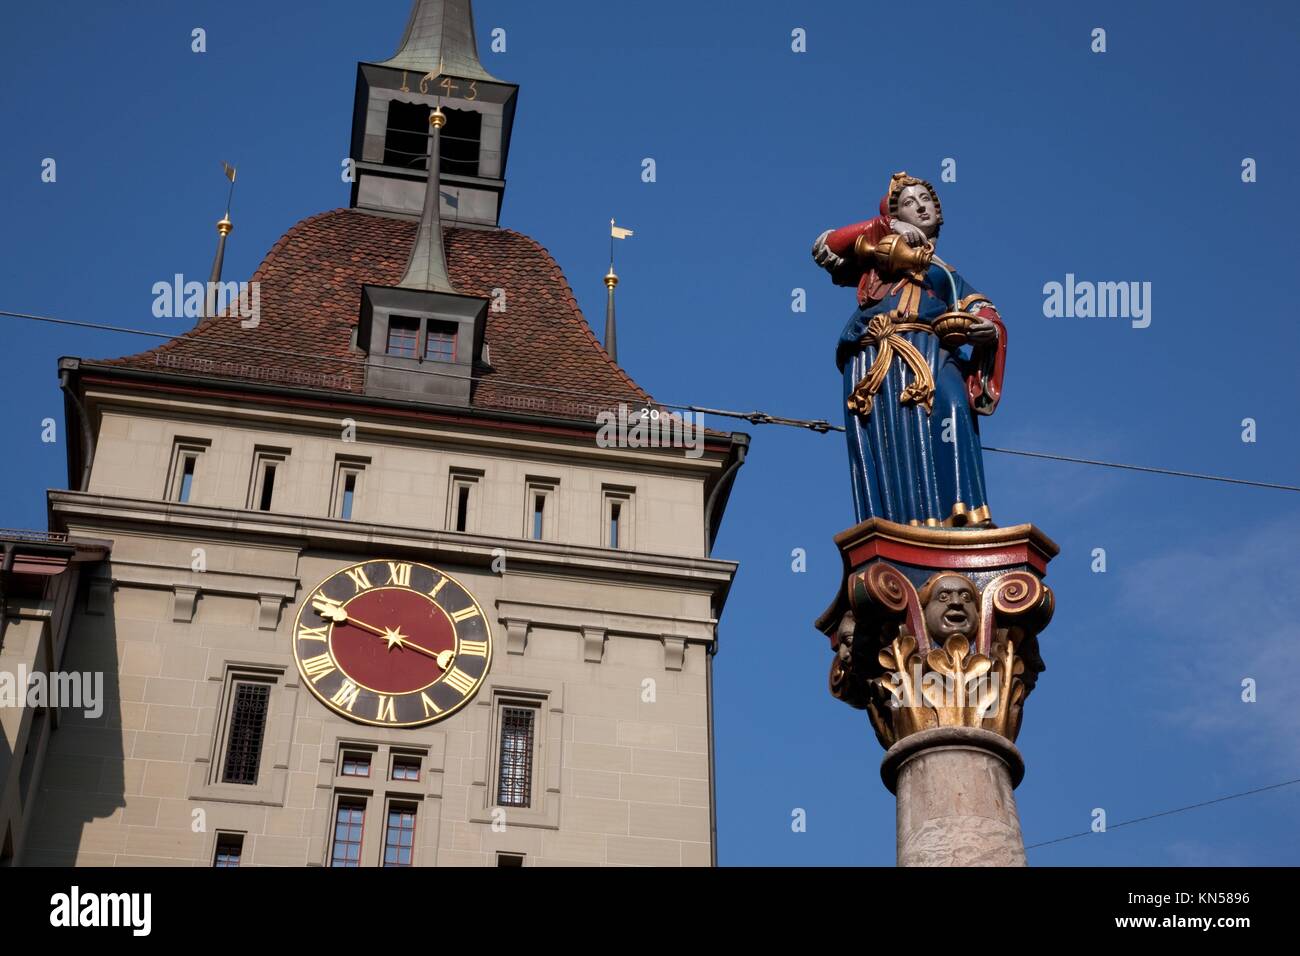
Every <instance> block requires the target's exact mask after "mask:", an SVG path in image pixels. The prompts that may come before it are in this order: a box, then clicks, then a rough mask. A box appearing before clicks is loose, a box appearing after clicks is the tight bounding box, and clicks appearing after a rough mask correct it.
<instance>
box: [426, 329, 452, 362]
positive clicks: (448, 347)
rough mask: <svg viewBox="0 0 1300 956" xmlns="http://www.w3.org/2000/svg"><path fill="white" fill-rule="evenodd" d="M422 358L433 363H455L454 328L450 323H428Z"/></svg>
mask: <svg viewBox="0 0 1300 956" xmlns="http://www.w3.org/2000/svg"><path fill="white" fill-rule="evenodd" d="M424 357H425V358H426V359H431V360H433V361H435V362H454V361H456V326H454V325H452V324H451V323H450V322H430V323H429V334H428V336H427V337H426V338H425V340H424Z"/></svg>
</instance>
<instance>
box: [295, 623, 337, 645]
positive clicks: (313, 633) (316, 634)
mask: <svg viewBox="0 0 1300 956" xmlns="http://www.w3.org/2000/svg"><path fill="white" fill-rule="evenodd" d="M329 630H330V629H329V625H328V624H324V625H321V626H320V627H300V628H298V640H300V641H327V640H329Z"/></svg>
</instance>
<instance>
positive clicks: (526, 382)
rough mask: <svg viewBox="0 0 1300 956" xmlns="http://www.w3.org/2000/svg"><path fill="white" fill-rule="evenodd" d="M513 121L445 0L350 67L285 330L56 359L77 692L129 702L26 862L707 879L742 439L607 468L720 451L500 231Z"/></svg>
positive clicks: (49, 794) (44, 743) (80, 730)
mask: <svg viewBox="0 0 1300 956" xmlns="http://www.w3.org/2000/svg"><path fill="white" fill-rule="evenodd" d="M516 94H517V87H515V86H514V85H512V84H510V83H506V82H503V81H501V80H499V79H497V78H496V77H494V76H493V75H492V74H490V73H489V72H488V71H487V70H486V69H484V67H483V65H482V63H481V62H480V60H479V57H478V51H477V45H476V40H475V31H474V25H473V17H472V14H471V11H470V5H469V2H468V0H416V2H415V4H414V8H413V10H412V12H411V16H410V19H409V21H408V23H407V25H406V29H405V31H404V33H403V34H402V37H401V40H400V41H399V43H398V49H397V51H396V53H394V54H393V55H392V56H391V57H389V58H388V59H385V60H380V61H377V62H363V63H361V64H360V66H359V67H358V71H357V95H356V109H355V114H354V119H353V126H352V137H351V158H352V164H351V165H352V169H353V172H354V179H353V182H352V184H351V194H350V196H349V204H348V206H347V207H346V208H339V209H333V210H329V211H326V212H322V213H319V214H317V215H314V216H310V217H308V218H306V219H304V220H302V221H301V222H298V223H296V224H295V225H293V226H291V227H290V228H289V229H288V231H287V232H285V234H284V235H283V236H282V237H280V239H279V240H278V241H277V242H275V244H274V245H273V246H272V247H271V249H270V251H269V252H267V254H266V257H265V258H264V259H263V261H262V263H261V265H260V266H259V268H258V269H257V271H256V273H255V274H254V276H253V282H255V283H257V284H258V287H259V289H260V316H259V317H258V320H257V321H256V322H255V323H252V324H251V325H250V323H249V322H248V321H247V320H246V318H241V317H240V316H237V315H214V316H211V317H208V318H205V319H204V320H202V321H201V322H200V323H199V324H198V325H197V326H196V327H195V328H193V329H191V330H190V331H188V332H186V333H184V334H182V335H180V336H178V337H176V338H174V339H172V340H170V341H168V342H166V343H164V344H163V345H161V346H159V347H158V348H155V349H153V350H151V351H148V352H143V353H139V354H135V355H129V356H126V357H121V358H108V359H87V358H65V359H63V360H62V361H61V363H60V377H61V383H62V385H63V388H64V393H65V395H66V414H67V431H66V433H67V434H70V435H76V436H79V438H80V440H79V441H78V442H76V443H74V447H72V448H71V449H70V452H69V461H68V489H67V490H66V491H64V490H56V491H51V492H50V493H49V511H50V521H51V528H50V534H51V535H55V536H57V537H58V540H59V541H66V542H68V544H67V548H68V549H72V550H69V553H70V554H76V555H81V556H82V557H80V558H78V559H77V560H78V561H80V562H81V563H79V564H78V571H79V573H78V576H77V577H76V578H75V580H74V579H72V578H69V579H68V580H69V581H70V582H72V583H71V584H69V585H68V586H67V587H65V588H64V590H65V591H66V592H67V594H66V596H65V597H63V598H60V604H59V608H58V613H57V614H55V615H54V616H53V618H52V620H53V621H54V624H52V625H51V626H52V627H53V628H54V629H55V630H58V631H59V634H58V635H55V636H56V638H57V640H56V642H55V646H58V647H61V648H63V650H62V651H61V659H60V660H54V661H52V662H51V663H50V664H49V665H48V666H50V667H51V668H52V669H53V668H61V669H63V670H66V671H76V672H95V673H102V674H103V677H104V684H105V692H104V703H105V706H104V708H103V713H102V714H99V715H94V714H92V713H89V712H84V713H83V712H81V711H76V710H71V709H67V708H65V709H63V710H61V711H60V712H59V715H58V719H57V720H46V721H44V722H43V723H41V724H40V726H39V727H36V723H35V722H34V721H33V722H32V726H33V728H34V729H33V730H32V731H31V734H32V735H33V737H32V740H30V741H26V742H27V743H29V744H31V745H33V746H35V747H36V748H37V750H38V752H39V753H41V754H42V755H43V759H42V760H41V761H40V762H39V763H38V764H37V765H36V769H35V770H34V771H33V772H32V776H33V779H32V781H31V782H30V788H31V793H32V794H34V797H33V799H30V800H26V801H24V802H23V803H22V804H21V806H20V807H19V809H17V810H15V811H13V815H12V818H11V819H8V820H4V819H0V824H6V823H7V824H8V825H9V828H10V835H9V837H8V842H7V844H6V845H7V846H8V847H9V850H7V851H6V852H7V853H9V854H10V855H11V856H12V857H13V859H14V861H15V862H17V863H28V864H49V865H66V864H73V863H76V864H83V865H104V866H116V865H139V864H156V865H218V866H234V865H292V866H303V865H307V866H381V865H391V866H404V865H417V866H470V865H472V866H478V865H489V866H494V865H523V866H534V865H548V864H559V865H566V864H567V865H575V864H581V865H604V864H653V865H709V864H710V863H712V862H714V850H715V839H714V835H715V828H714V791H713V730H712V728H713V722H712V712H713V706H714V702H713V696H712V694H713V691H712V687H713V684H712V668H713V658H714V652H715V650H716V647H717V628H718V621H719V618H720V616H721V614H722V611H723V605H724V603H725V601H726V597H727V593H728V590H729V588H730V585H731V582H732V578H733V576H734V574H735V571H736V564H735V563H734V562H731V561H727V560H724V559H721V558H718V557H715V556H713V554H712V548H713V542H714V539H715V537H716V535H717V532H718V528H719V525H720V522H721V520H722V514H723V511H724V509H725V507H726V503H727V499H728V495H729V492H730V489H731V486H732V483H733V482H734V480H735V477H736V474H737V472H738V470H739V468H740V466H741V464H742V463H743V461H744V457H745V451H746V448H747V446H748V438H747V436H745V435H743V434H740V433H724V432H715V431H704V430H703V429H700V430H698V432H696V434H695V436H694V437H695V439H696V440H695V441H693V442H691V441H687V442H686V444H687V445H688V447H686V448H683V447H648V448H647V447H626V445H627V443H626V442H624V443H622V444H620V443H619V442H617V441H615V442H610V441H608V440H606V437H607V436H605V434H604V433H603V431H602V428H601V424H602V422H603V421H604V420H606V418H607V417H608V415H610V414H619V412H620V410H624V411H630V412H631V413H632V414H634V415H635V414H638V413H642V412H644V413H645V414H647V415H653V416H655V417H656V419H660V418H662V419H663V420H664V421H671V422H673V423H674V425H681V426H683V428H682V429H677V430H676V433H677V434H682V435H685V436H687V438H689V437H690V435H691V433H692V425H693V423H692V422H689V421H681V420H679V419H675V418H672V417H671V415H670V413H669V412H668V411H667V410H662V409H659V408H658V406H656V405H655V403H654V401H653V399H652V398H651V397H650V396H649V395H648V394H647V393H646V392H645V391H644V390H643V389H642V388H640V386H638V385H637V384H636V382H635V381H633V379H632V378H631V377H630V376H629V374H628V373H627V372H626V371H625V370H624V369H623V368H622V367H620V366H619V365H618V364H617V363H616V362H615V361H614V360H613V359H612V358H611V356H610V355H609V354H608V353H607V352H606V351H605V350H604V349H603V348H602V347H601V345H600V343H599V342H598V341H597V339H596V338H595V336H594V335H593V334H592V332H591V329H590V327H589V325H588V323H587V321H586V320H585V318H584V317H583V316H582V314H581V312H580V311H579V309H578V306H577V303H576V301H575V300H574V297H573V294H572V292H571V290H570V288H569V285H568V283H567V281H566V280H565V277H564V275H563V274H562V273H561V271H560V269H559V266H558V265H557V264H556V262H555V261H554V259H552V258H551V256H550V254H549V253H547V251H546V250H545V249H544V248H543V247H542V246H541V245H539V244H538V243H537V242H536V241H535V240H533V239H532V238H530V237H528V236H525V235H522V234H520V233H518V232H515V231H513V230H511V229H509V228H504V227H502V226H501V224H500V220H501V199H502V195H503V191H504V187H505V166H506V158H507V154H508V151H509V145H510V129H511V124H512V121H513V116H514V109H515V99H516ZM60 593H62V592H60ZM24 726H26V724H24ZM4 783H5V781H4V780H0V785H3V784H4ZM26 785H27V784H25V786H26ZM0 792H3V791H0ZM0 838H4V834H0Z"/></svg>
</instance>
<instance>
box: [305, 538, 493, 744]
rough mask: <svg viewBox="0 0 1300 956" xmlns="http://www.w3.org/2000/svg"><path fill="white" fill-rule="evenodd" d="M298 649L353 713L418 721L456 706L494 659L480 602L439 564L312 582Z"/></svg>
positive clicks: (322, 688)
mask: <svg viewBox="0 0 1300 956" xmlns="http://www.w3.org/2000/svg"><path fill="white" fill-rule="evenodd" d="M294 656H295V658H296V659H297V661H298V669H299V671H300V672H301V674H302V676H303V680H304V682H305V685H306V686H307V687H308V688H310V690H311V692H312V693H313V694H315V695H316V697H317V698H318V699H319V700H320V701H321V702H322V703H324V704H325V705H326V706H327V707H329V708H330V709H331V710H334V711H335V712H337V713H339V714H342V715H343V716H345V717H348V718H349V719H351V720H357V721H361V722H363V723H370V724H381V725H386V726H403V727H410V726H416V725H419V724H425V723H429V722H431V721H434V720H439V719H441V718H442V717H446V716H448V715H449V714H451V713H454V712H455V711H456V710H458V709H459V708H460V707H462V706H463V705H464V704H465V703H467V702H468V701H469V700H470V698H471V697H473V696H474V694H475V693H476V692H477V690H478V688H479V686H480V685H481V684H482V682H483V679H484V677H486V676H487V670H488V666H489V664H490V663H491V657H492V636H491V629H490V627H489V625H488V622H487V619H486V618H485V617H484V616H483V610H482V608H481V607H480V606H479V604H478V602H477V601H475V600H474V597H473V595H471V594H470V593H469V592H468V591H467V590H466V589H465V588H464V587H463V586H462V585H461V584H460V583H459V582H458V581H456V580H455V579H454V578H452V577H451V576H450V575H447V574H444V573H443V572H442V571H439V570H438V569H437V568H433V567H429V566H428V565H424V564H417V563H415V562H409V561H387V560H376V561H367V562H363V563H361V564H356V565H352V566H351V567H348V568H343V569H342V570H340V571H339V572H338V573H336V574H333V575H331V576H330V577H328V578H326V579H325V580H324V581H322V582H321V583H320V585H319V586H317V587H316V588H314V589H313V590H312V592H311V593H310V594H309V595H308V596H307V598H306V599H305V600H304V601H303V603H302V607H301V608H300V609H299V611H298V620H297V626H296V628H295V637H294Z"/></svg>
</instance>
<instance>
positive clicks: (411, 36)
mask: <svg viewBox="0 0 1300 956" xmlns="http://www.w3.org/2000/svg"><path fill="white" fill-rule="evenodd" d="M379 65H380V66H388V67H392V68H394V69H398V70H410V71H411V72H412V73H418V74H426V73H432V72H433V71H434V70H435V69H436V70H438V72H439V73H445V74H446V75H448V76H456V77H461V78H462V79H466V80H490V81H492V82H494V83H499V82H500V81H499V80H498V79H497V78H496V77H495V76H493V75H492V74H491V73H489V72H488V71H487V70H485V69H483V64H482V63H480V62H479V59H478V42H477V41H476V40H475V38H474V11H473V9H472V8H471V6H470V0H415V3H414V4H413V5H412V7H411V16H410V18H409V19H408V20H407V21H406V29H405V30H404V31H403V32H402V39H401V41H400V42H399V43H398V45H397V52H396V53H394V54H393V55H392V56H391V57H389V58H388V59H387V60H383V61H381V62H380V64H379Z"/></svg>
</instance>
